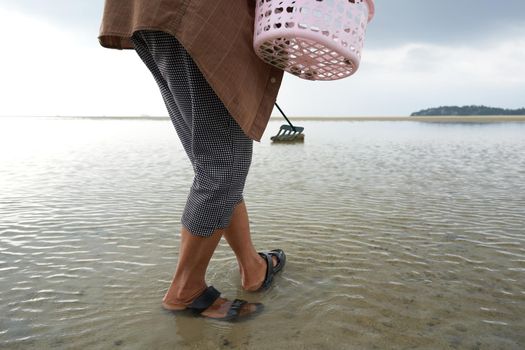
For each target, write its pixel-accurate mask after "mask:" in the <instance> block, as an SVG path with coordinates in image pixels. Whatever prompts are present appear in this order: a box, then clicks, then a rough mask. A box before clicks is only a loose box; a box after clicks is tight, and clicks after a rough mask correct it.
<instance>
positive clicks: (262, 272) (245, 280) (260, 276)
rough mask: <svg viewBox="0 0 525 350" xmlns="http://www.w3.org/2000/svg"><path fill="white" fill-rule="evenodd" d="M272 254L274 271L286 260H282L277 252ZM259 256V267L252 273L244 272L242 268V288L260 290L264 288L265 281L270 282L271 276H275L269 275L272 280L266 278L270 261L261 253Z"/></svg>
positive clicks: (251, 290)
mask: <svg viewBox="0 0 525 350" xmlns="http://www.w3.org/2000/svg"><path fill="white" fill-rule="evenodd" d="M282 254H283V255H282V256H284V252H283V253H282ZM270 255H271V258H272V259H271V260H272V265H273V270H272V271H274V270H275V268H276V267H277V266H278V265H280V264H281V263H284V261H283V262H281V261H280V260H279V257H278V256H277V254H274V253H271V254H270ZM259 258H260V259H259V260H258V263H257V268H256V269H255V270H254V271H253V272H252V273H250V274H248V273H244V272H243V271H242V270H241V280H242V288H243V289H244V290H246V291H248V292H255V291H259V290H261V289H263V286H264V284H265V282H266V283H270V282H271V278H272V277H273V276H270V277H269V278H270V281H267V280H266V278H267V273H268V263H267V260H266V259H265V258H263V257H262V256H261V255H259ZM281 267H282V266H281ZM279 270H280V268H279ZM274 272H276V271H274ZM272 275H273V274H272Z"/></svg>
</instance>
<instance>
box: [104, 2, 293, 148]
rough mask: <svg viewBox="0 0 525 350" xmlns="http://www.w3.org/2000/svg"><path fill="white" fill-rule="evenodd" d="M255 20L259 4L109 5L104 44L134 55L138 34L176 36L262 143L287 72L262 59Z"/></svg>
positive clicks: (243, 125) (249, 132)
mask: <svg viewBox="0 0 525 350" xmlns="http://www.w3.org/2000/svg"><path fill="white" fill-rule="evenodd" d="M254 16H255V1H254V0H106V2H105V7H104V15H103V19H102V24H101V27H100V36H99V41H100V44H101V45H102V46H104V47H108V48H116V49H132V48H133V45H132V43H131V41H130V37H131V35H132V34H133V32H134V31H136V30H141V29H151V30H161V31H164V32H167V33H170V34H172V35H174V36H175V37H177V39H178V40H179V41H180V42H181V44H182V45H183V46H184V47H185V48H186V50H187V51H188V52H189V53H190V55H191V56H192V58H193V60H194V61H195V62H196V64H197V65H198V67H199V68H200V70H201V71H202V73H203V74H204V76H205V77H206V79H207V81H208V83H209V84H210V86H211V87H212V88H213V90H214V91H215V93H216V94H217V95H218V96H219V98H220V99H221V100H222V101H223V103H224V105H225V106H226V108H227V109H228V111H229V112H230V114H231V115H232V116H233V118H234V119H235V120H236V121H237V123H238V124H239V126H240V127H241V128H242V129H243V130H244V132H245V133H246V135H247V136H248V137H250V138H252V139H254V140H257V141H260V139H261V136H262V134H263V132H264V129H265V128H266V125H267V123H268V119H269V118H270V114H271V112H272V109H273V105H274V102H275V99H276V97H277V93H278V91H279V87H280V85H281V81H282V76H283V71H281V70H279V69H277V68H273V67H272V66H270V65H268V64H266V63H264V62H263V61H262V60H260V59H259V58H258V57H257V56H256V54H255V52H254V50H253V46H252V41H253V25H254Z"/></svg>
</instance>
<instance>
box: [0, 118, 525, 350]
mask: <svg viewBox="0 0 525 350" xmlns="http://www.w3.org/2000/svg"><path fill="white" fill-rule="evenodd" d="M299 124H302V126H304V127H305V129H306V134H307V136H306V142H305V144H304V145H292V146H289V145H288V146H287V145H271V144H270V143H269V141H268V138H269V136H270V134H272V133H274V132H276V130H277V129H278V126H279V124H278V123H276V122H272V123H271V124H270V126H269V128H268V132H267V134H266V135H265V139H264V141H263V142H262V143H261V144H256V145H255V150H254V160H253V165H252V169H251V172H250V176H249V179H248V182H247V188H246V193H245V198H246V201H247V204H248V207H249V210H250V219H251V223H252V231H253V239H254V242H255V244H256V246H257V247H258V248H259V249H270V248H274V247H279V248H283V249H284V250H285V251H286V252H287V255H288V259H289V261H288V264H287V267H286V268H285V270H284V271H283V272H284V273H283V274H281V275H279V276H278V277H277V278H276V281H275V282H276V283H275V284H274V286H273V287H272V288H271V289H270V290H269V291H267V292H264V293H261V294H253V293H246V292H243V291H241V290H240V288H239V276H238V275H237V272H238V270H237V266H236V260H235V258H234V256H233V254H232V253H231V251H230V250H229V248H228V246H227V245H226V244H225V243H221V245H220V246H219V248H218V250H217V252H216V254H215V255H214V257H213V261H212V263H211V266H210V269H209V274H208V281H209V283H210V284H213V285H214V286H215V287H217V288H218V289H219V290H221V291H222V292H223V294H224V295H225V296H227V297H239V298H246V299H248V300H250V301H259V302H262V303H264V304H265V306H266V309H265V313H263V314H262V315H260V316H258V317H257V318H255V319H253V320H250V321H248V322H242V323H237V324H226V323H220V322H214V321H209V320H205V319H200V318H190V317H188V316H174V315H172V314H170V313H167V312H164V311H163V310H161V308H160V300H161V298H162V296H163V293H164V291H165V289H166V288H167V286H168V284H169V281H170V279H171V275H172V273H173V271H174V267H175V264H176V260H177V250H178V249H177V248H178V230H179V217H180V214H181V210H182V207H183V205H184V203H185V199H186V194H187V191H188V189H189V186H190V183H191V168H190V166H189V163H188V161H187V160H186V158H185V156H184V154H183V152H182V148H181V146H180V144H179V143H178V141H177V139H176V134H175V132H174V130H173V128H172V126H171V124H170V123H169V121H168V120H162V121H151V120H136V121H129V120H127V121H118V120H81V119H77V120H75V119H59V118H57V119H51V118H48V119H41V118H40V119H38V118H23V119H18V120H16V121H14V120H10V119H0V188H1V193H0V273H1V274H0V315H1V316H0V346H1V347H2V348H5V349H16V348H24V349H47V348H61V349H69V348H71V349H81V348H90V349H107V348H113V347H122V348H126V349H145V348H147V349H164V348H177V349H273V348H283V347H284V346H287V347H288V348H290V349H369V348H370V349H372V348H377V349H386V348H397V349H405V348H457V349H495V348H500V349H522V348H524V347H525V335H524V334H525V332H524V329H525V321H524V316H523V315H524V314H525V235H524V228H523V227H525V156H524V154H525V137H524V135H525V124H517V123H516V124H512V123H508V124H431V123H416V122H303V123H299Z"/></svg>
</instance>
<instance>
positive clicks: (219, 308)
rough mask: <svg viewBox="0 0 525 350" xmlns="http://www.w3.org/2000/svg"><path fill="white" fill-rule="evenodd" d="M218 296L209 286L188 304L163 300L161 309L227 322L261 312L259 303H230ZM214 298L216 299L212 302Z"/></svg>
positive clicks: (261, 306) (236, 301) (235, 301)
mask: <svg viewBox="0 0 525 350" xmlns="http://www.w3.org/2000/svg"><path fill="white" fill-rule="evenodd" d="M219 295H220V293H219V292H218V291H217V290H216V289H215V288H213V287H212V286H210V287H208V288H207V289H206V290H205V291H204V292H203V293H202V294H201V295H200V296H198V297H197V298H195V300H193V301H191V302H190V303H181V302H177V301H173V300H172V301H168V300H163V302H162V307H163V308H164V309H166V310H169V311H182V310H192V311H194V312H195V313H196V314H199V315H201V316H204V317H208V318H212V319H218V320H228V321H231V320H235V319H237V318H241V317H246V316H250V315H252V314H255V313H258V312H260V311H262V308H263V305H262V304H261V303H249V302H247V301H244V300H240V299H235V300H233V301H231V300H228V299H226V298H221V297H219ZM214 298H216V299H215V300H213V299H214Z"/></svg>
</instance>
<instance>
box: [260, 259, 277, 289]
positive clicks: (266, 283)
mask: <svg viewBox="0 0 525 350" xmlns="http://www.w3.org/2000/svg"><path fill="white" fill-rule="evenodd" d="M259 255H260V256H262V258H263V259H265V260H266V266H267V268H266V276H265V277H264V281H263V284H262V286H261V288H262V289H266V288H267V287H268V286H269V285H270V283H272V280H273V273H274V272H273V259H272V256H271V255H270V254H268V253H266V252H259Z"/></svg>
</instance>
